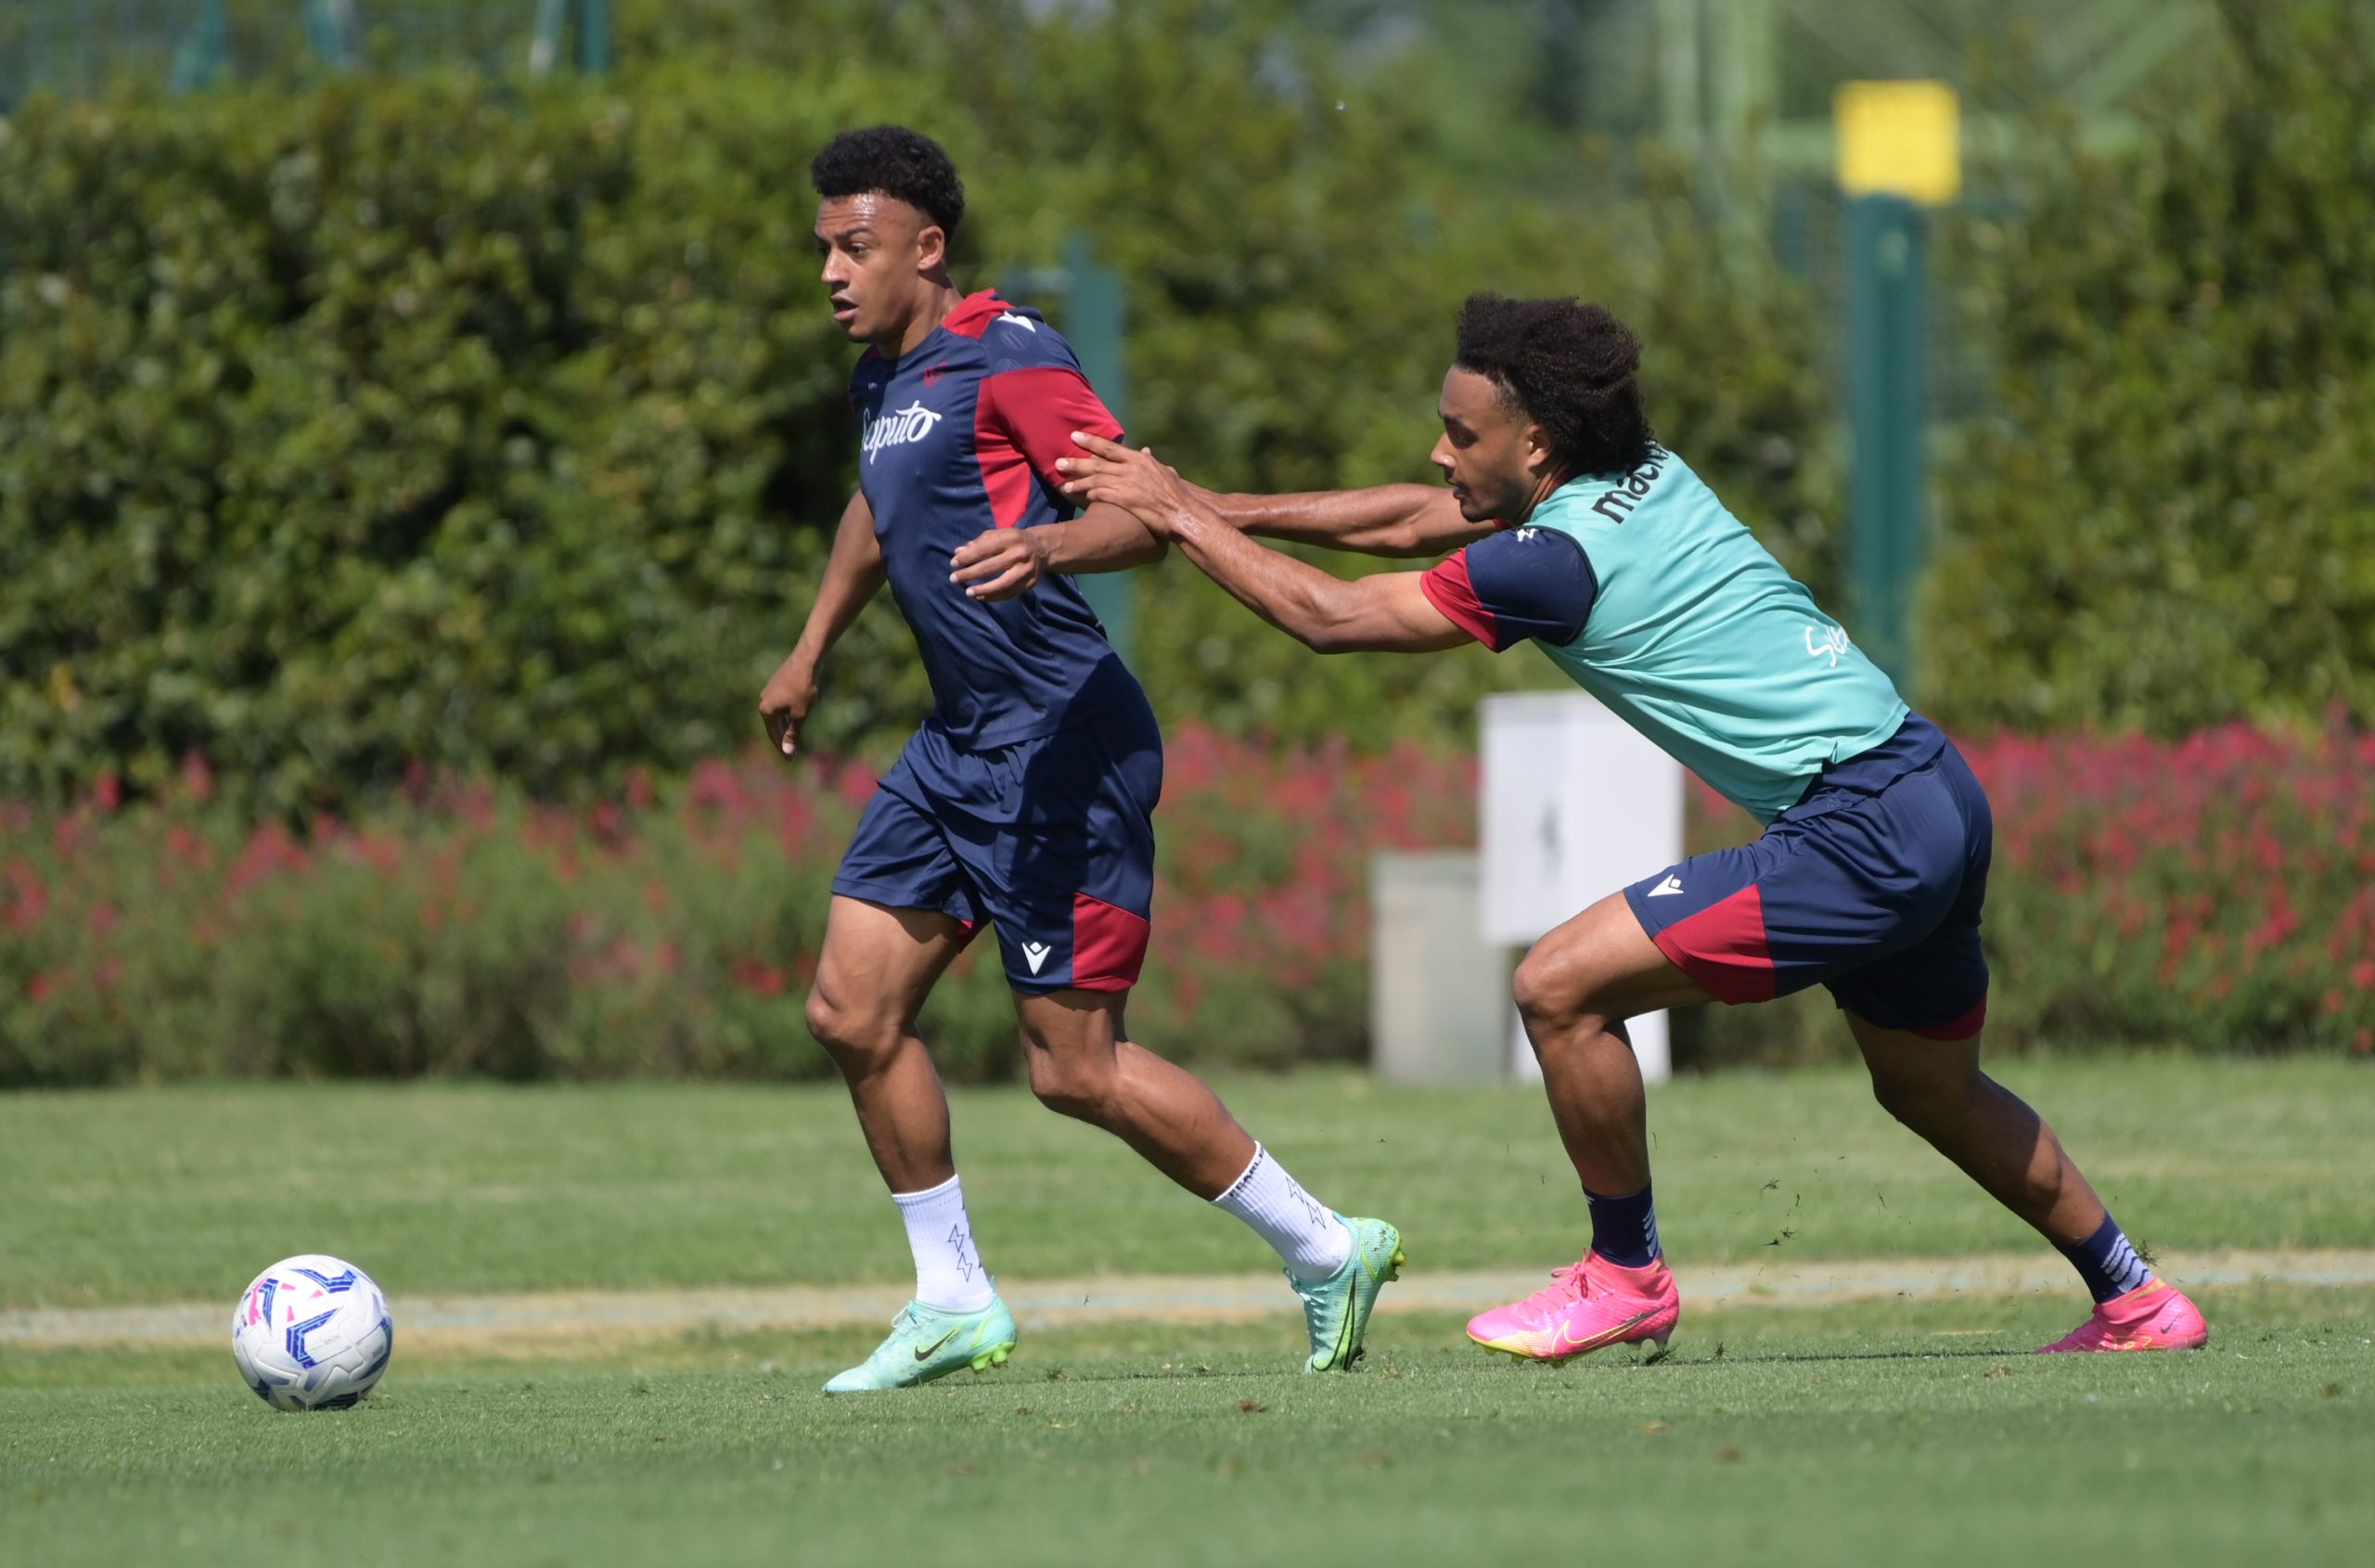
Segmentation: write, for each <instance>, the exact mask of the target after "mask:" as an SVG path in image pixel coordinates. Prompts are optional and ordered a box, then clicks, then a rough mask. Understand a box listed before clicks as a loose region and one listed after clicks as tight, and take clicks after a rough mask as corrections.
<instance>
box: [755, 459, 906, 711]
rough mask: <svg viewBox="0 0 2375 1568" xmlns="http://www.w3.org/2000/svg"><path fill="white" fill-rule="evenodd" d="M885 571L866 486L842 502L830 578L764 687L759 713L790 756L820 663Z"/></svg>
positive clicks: (809, 704) (827, 575)
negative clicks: (848, 502) (793, 641)
mask: <svg viewBox="0 0 2375 1568" xmlns="http://www.w3.org/2000/svg"><path fill="white" fill-rule="evenodd" d="M886 575H887V573H886V572H884V571H883V567H882V542H881V541H880V540H879V539H877V538H876V537H875V536H874V508H871V507H869V506H867V504H866V495H865V493H864V492H862V491H861V492H858V493H856V494H854V495H851V496H850V504H849V505H848V506H846V507H844V508H841V526H840V527H839V528H838V529H836V530H835V531H834V533H833V553H832V555H831V556H830V557H828V559H827V560H826V562H825V580H824V581H823V582H822V583H820V584H819V585H817V588H816V602H815V604H814V605H812V606H810V607H809V610H808V623H807V625H805V626H803V627H802V628H801V633H800V640H799V641H798V642H797V643H794V644H793V645H792V649H791V654H790V657H789V658H787V659H785V660H784V662H782V663H781V664H779V665H777V667H776V673H775V674H774V675H771V676H769V677H768V679H767V684H766V688H765V689H764V690H763V691H761V692H760V693H759V718H760V720H761V722H763V723H764V724H765V726H767V739H768V740H769V741H770V742H772V743H773V744H774V745H775V747H776V749H777V750H778V751H780V752H783V754H784V755H785V756H787V757H788V756H790V755H791V754H792V753H793V752H796V751H798V750H799V749H800V726H802V724H805V723H806V722H807V720H808V713H809V711H810V710H811V709H812V708H814V707H815V705H816V671H817V668H818V666H820V665H822V664H823V663H824V662H825V655H826V654H828V653H829V652H831V651H832V648H833V644H834V643H836V642H838V641H840V640H841V634H842V633H843V632H845V631H848V630H849V628H850V623H852V622H853V621H855V620H856V619H857V617H858V611H860V610H864V609H865V608H866V606H867V600H869V599H871V598H874V596H875V595H876V594H878V593H879V592H880V591H881V589H882V584H883V580H884V578H885V577H886Z"/></svg>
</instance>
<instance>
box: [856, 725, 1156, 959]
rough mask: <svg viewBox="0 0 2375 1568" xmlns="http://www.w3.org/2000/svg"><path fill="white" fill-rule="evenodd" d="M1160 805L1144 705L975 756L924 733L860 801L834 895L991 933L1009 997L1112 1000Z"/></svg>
mask: <svg viewBox="0 0 2375 1568" xmlns="http://www.w3.org/2000/svg"><path fill="white" fill-rule="evenodd" d="M1161 797H1162V731H1161V730H1159V729H1158V728H1156V727H1155V721H1154V711H1153V710H1152V709H1150V708H1149V707H1148V706H1147V705H1146V700H1145V699H1144V698H1143V697H1140V698H1137V699H1136V700H1134V701H1127V702H1123V703H1120V704H1118V705H1116V706H1114V707H1111V708H1108V709H1105V710H1104V711H1102V712H1100V713H1098V715H1097V717H1096V718H1094V719H1092V720H1090V721H1088V722H1087V723H1085V724H1079V725H1074V726H1072V727H1071V728H1068V729H1059V730H1058V731H1057V732H1056V733H1055V734H1053V735H1043V736H1040V737H1038V738H1037V739H1031V740H1018V741H1016V742H1015V743H1014V744H1013V745H1010V746H993V747H988V748H985V749H983V750H981V751H971V752H969V751H965V750H963V749H961V748H959V747H957V746H956V745H955V744H953V743H952V742H951V741H950V740H949V739H948V736H947V734H946V732H944V731H943V730H941V729H940V728H938V727H937V726H933V725H930V724H927V725H925V726H923V727H922V728H921V729H919V730H918V731H917V732H916V735H915V739H912V740H909V741H908V742H907V749H906V750H905V752H901V753H900V755H899V761H898V763H897V765H894V766H893V767H892V769H891V771H890V773H889V774H887V775H886V776H884V778H883V780H882V783H881V786H880V787H879V789H878V790H876V791H875V795H874V799H873V800H871V801H869V802H867V807H866V814H865V815H864V816H861V817H859V818H858V824H857V833H856V835H855V836H854V838H853V839H852V840H851V841H850V847H849V852H848V853H847V854H846V855H842V856H841V871H840V874H839V875H837V876H836V877H835V878H834V879H833V891H834V892H835V893H839V894H841V895H842V896H844V897H847V898H860V899H864V900H866V901H867V903H869V904H880V905H885V906H889V907H891V908H893V909H934V910H938V911H939V912H941V913H942V914H944V915H947V916H950V917H951V918H953V919H956V920H957V921H958V922H960V923H961V924H963V925H964V926H965V928H966V930H967V931H968V932H978V931H979V930H980V929H981V927H982V924H983V923H984V922H989V923H993V924H995V926H996V927H997V929H998V946H999V948H1000V950H1001V952H1002V953H1003V954H1004V956H1005V959H1006V976H1007V980H1008V983H1010V984H1011V985H1012V986H1013V987H1014V988H1015V989H1016V990H1018V991H1029V992H1046V991H1059V990H1065V989H1068V988H1069V989H1077V990H1082V991H1124V990H1127V989H1128V988H1129V987H1130V986H1132V985H1134V984H1136V983H1137V978H1138V970H1139V967H1140V966H1141V965H1142V964H1144V963H1145V961H1146V955H1147V933H1148V929H1149V928H1148V923H1147V920H1148V915H1149V911H1150V907H1151V906H1152V904H1153V900H1154V821H1153V816H1154V807H1155V802H1156V801H1157V800H1159V799H1160V798H1161Z"/></svg>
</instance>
